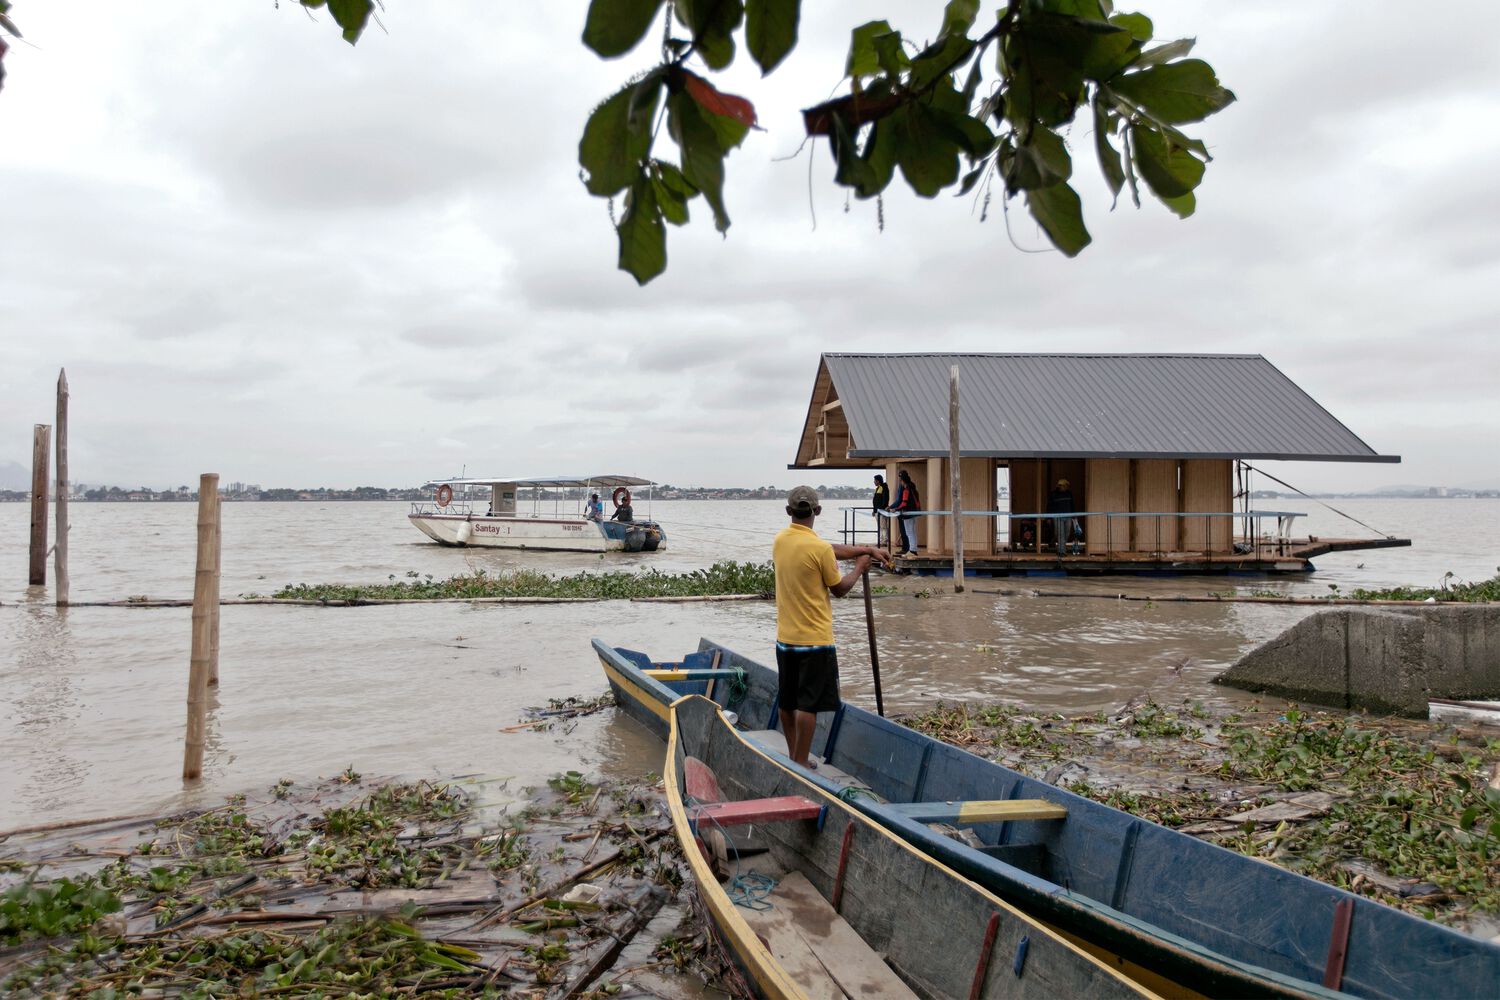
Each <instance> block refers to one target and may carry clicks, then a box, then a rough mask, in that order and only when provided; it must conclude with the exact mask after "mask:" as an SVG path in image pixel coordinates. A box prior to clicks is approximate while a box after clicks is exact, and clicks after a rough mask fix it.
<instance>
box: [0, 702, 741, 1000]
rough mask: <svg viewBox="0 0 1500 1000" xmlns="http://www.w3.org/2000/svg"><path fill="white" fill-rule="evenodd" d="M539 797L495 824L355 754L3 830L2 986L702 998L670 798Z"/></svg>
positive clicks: (595, 790) (64, 990) (589, 791)
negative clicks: (212, 804) (315, 778)
mask: <svg viewBox="0 0 1500 1000" xmlns="http://www.w3.org/2000/svg"><path fill="white" fill-rule="evenodd" d="M569 707H578V706H569ZM481 784H482V782H481ZM528 792H529V793H530V800H529V802H527V803H524V804H523V807H522V808H520V809H519V810H517V811H515V812H511V811H510V808H509V806H507V807H505V808H504V809H503V810H502V811H501V812H499V814H498V815H497V816H495V817H492V818H490V819H488V820H486V821H483V822H481V821H480V820H479V818H478V817H479V815H480V814H481V813H484V812H485V811H486V809H485V807H484V806H482V805H479V806H477V805H476V803H475V801H474V799H473V797H472V795H471V793H470V792H469V791H466V790H465V789H464V788H463V787H462V786H460V785H459V784H456V783H455V784H443V783H431V782H425V781H422V782H415V783H411V782H399V781H365V780H363V779H362V778H361V777H360V776H359V775H358V774H356V773H355V772H354V771H353V770H352V769H350V770H348V771H346V772H345V773H344V774H343V775H340V776H339V777H338V778H335V779H332V780H328V781H324V782H322V783H320V784H317V785H316V786H312V787H308V788H305V789H304V788H301V787H299V786H297V785H295V784H294V783H293V782H291V781H289V780H283V781H281V782H278V783H277V784H276V785H275V786H273V787H272V788H271V789H269V790H268V791H267V793H266V794H265V795H263V796H258V797H255V798H253V799H252V798H249V797H246V796H236V797H233V798H231V799H229V800H228V801H227V802H226V803H225V804H224V805H223V806H220V807H218V808H216V809H210V810H206V811H203V812H195V813H182V814H178V815H174V816H168V817H161V818H149V817H132V818H126V819H113V820H105V821H102V822H100V823H95V824H88V825H80V824H67V825H62V826H59V827H55V828H51V829H36V830H32V831H30V832H24V833H13V834H10V835H0V990H3V991H4V992H5V993H6V994H7V995H19V996H79V997H83V996H88V997H99V998H109V997H123V996H126V995H139V994H140V993H143V992H145V993H150V994H157V995H161V994H167V995H180V996H184V997H216V996H223V995H228V994H235V995H261V994H266V995H275V994H281V995H290V994H297V995H307V994H310V993H311V994H317V995H322V996H346V995H382V996H384V995H393V994H404V993H422V994H424V995H435V996H459V995H462V996H501V995H515V994H517V993H520V994H524V995H527V996H533V997H538V998H541V997H564V996H576V995H581V994H583V993H585V992H590V991H594V992H596V993H599V994H616V995H626V994H631V993H636V992H644V993H648V994H653V995H661V994H662V992H663V990H665V991H666V993H667V994H668V995H682V996H688V995H695V994H697V993H699V992H701V990H702V984H701V982H700V981H698V980H697V979H696V977H694V978H692V979H688V978H683V979H680V980H679V979H678V977H680V976H681V975H682V973H684V972H688V973H696V974H697V975H699V976H702V975H712V974H713V970H714V969H715V968H716V967H717V966H718V965H719V964H720V962H721V960H722V959H721V957H719V956H716V955H715V954H714V953H713V951H712V949H711V948H710V947H709V946H708V944H707V943H706V941H700V942H699V943H697V944H695V945H693V946H692V947H687V946H685V945H684V944H683V943H682V942H684V941H689V940H698V937H697V935H698V927H700V926H701V925H700V924H698V923H697V922H696V919H695V918H694V916H693V909H692V907H693V905H694V904H693V899H692V892H691V890H685V889H684V888H683V873H682V870H681V866H680V865H681V856H680V853H679V849H678V847H677V843H676V841H675V839H674V838H673V837H672V836H671V835H670V824H669V823H668V822H667V820H666V818H665V816H664V812H665V810H664V807H663V804H662V800H661V799H660V796H659V794H658V792H657V791H656V790H655V789H653V788H647V787H642V786H632V785H622V784H616V785H598V784H594V783H592V782H590V781H589V780H587V779H586V778H585V777H584V776H583V775H582V774H580V773H579V772H576V771H570V772H568V773H567V774H564V775H559V776H557V777H555V778H553V779H551V780H550V781H549V782H548V784H547V787H545V788H541V789H535V790H528ZM648 928H649V929H650V930H649V932H648Z"/></svg>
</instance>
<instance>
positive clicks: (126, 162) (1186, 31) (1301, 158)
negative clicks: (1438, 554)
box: [0, 0, 1500, 490]
mask: <svg viewBox="0 0 1500 1000" xmlns="http://www.w3.org/2000/svg"><path fill="white" fill-rule="evenodd" d="M585 7H586V5H585V3H584V2H583V0H575V2H554V3H546V4H524V5H523V4H513V3H495V2H493V0H490V2H480V0H472V2H459V0H449V2H445V3H442V4H426V3H417V2H414V0H387V9H386V11H385V13H384V15H383V18H382V20H383V22H384V24H385V26H386V28H387V29H388V30H387V31H386V32H382V31H381V30H379V29H378V28H372V30H371V31H370V32H368V33H367V34H366V36H365V38H364V40H363V41H361V42H360V44H359V45H358V46H357V47H350V46H348V45H346V44H345V43H343V42H342V41H341V40H340V39H339V38H338V35H337V30H336V28H335V26H334V25H333V24H332V23H331V21H330V20H329V19H328V18H327V16H326V15H325V14H319V15H317V16H316V18H315V19H314V20H310V19H309V18H308V16H307V15H306V14H305V13H304V12H303V11H301V10H300V9H299V8H297V7H296V6H295V5H294V4H292V3H290V2H284V3H282V4H281V5H280V8H279V9H278V8H277V7H276V6H275V5H274V4H273V2H272V0H254V2H245V0H238V2H231V0H225V2H219V3H213V4H204V3H201V2H189V0H153V2H151V3H147V4H121V3H118V2H113V0H112V2H105V0H80V2H76V3H48V2H44V0H18V2H17V3H16V4H15V7H14V9H13V11H12V14H13V15H14V17H15V18H16V20H17V22H18V23H19V24H20V26H21V28H22V30H23V31H25V32H26V35H27V43H17V44H16V45H14V46H13V48H12V50H11V52H10V54H9V56H8V57H7V59H6V68H7V70H8V71H9V75H8V77H7V79H6V85H5V89H4V91H3V92H0V185H3V187H0V190H3V193H4V194H3V201H0V206H3V207H0V213H3V214H0V466H3V465H5V464H6V463H7V462H17V463H20V464H22V465H27V466H29V463H30V449H31V427H32V425H33V424H34V423H38V422H51V420H52V411H53V386H54V383H55V380H56V376H57V371H58V368H59V367H62V366H66V368H67V370H68V377H69V381H70V383H71V385H72V390H73V408H72V416H71V430H70V455H71V467H72V470H73V472H74V476H75V478H77V479H80V480H82V481H84V482H88V483H101V482H102V483H114V484H119V485H126V486H129V485H142V484H144V485H151V486H175V485H178V484H180V483H192V482H195V481H196V476H197V475H198V474H199V473H200V472H207V471H216V472H219V473H220V474H221V475H222V477H223V478H224V480H225V481H226V482H227V481H232V480H241V481H246V482H254V483H260V484H262V485H266V486H270V485H282V486H310V485H319V484H325V485H333V486H354V485H362V484H370V485H405V484H413V483H417V482H420V481H423V480H426V479H428V478H432V477H440V476H445V475H453V474H457V473H458V472H459V470H460V469H461V468H464V467H467V470H468V473H469V474H470V475H503V474H518V475H546V474H563V473H573V472H604V471H618V472H626V473H632V474H638V475H644V476H649V477H653V478H655V479H657V480H659V481H663V482H671V483H676V484H681V485H696V484H713V485H735V486H753V485H760V484H767V483H775V484H778V485H791V484H794V483H798V482H808V481H814V482H818V481H828V482H834V481H861V482H862V481H863V480H864V478H865V474H858V475H848V476H837V475H835V474H833V473H822V472H814V473H800V472H791V471H788V470H787V469H786V468H785V466H786V464H787V463H788V462H789V461H790V460H791V459H792V457H793V455H794V453H795V448H796V444H797V438H798V434H799V432H800V429H801V422H802V418H803V415H804V412H805V408H806V406H807V402H808V399H809V397H810V394H811V389H812V381H813V376H814V374H815V372H816V368H817V361H818V355H819V353H820V352H823V351H903V350H921V351H1059V352H1095V351H1100V352H1114V351H1132V352H1136V351H1138V352H1225V353H1251V354H1263V355H1264V356H1265V357H1266V358H1268V359H1269V360H1270V361H1271V362H1272V363H1273V364H1275V365H1276V366H1277V367H1278V368H1280V369H1281V370H1282V371H1283V372H1284V373H1285V374H1286V375H1287V376H1289V377H1290V378H1291V379H1292V380H1293V381H1295V382H1296V383H1297V384H1298V385H1300V386H1301V387H1302V388H1303V389H1305V390H1306V391H1307V392H1309V393H1310V394H1311V395H1312V396H1313V397H1314V398H1315V399H1317V400H1318V401H1319V402H1321V403H1322V404H1323V405H1324V406H1326V407H1327V408H1328V409H1329V410H1330V411H1331V412H1332V413H1333V414H1334V415H1335V416H1336V417H1338V418H1339V419H1341V420H1342V421H1343V422H1344V423H1345V424H1347V425H1348V426H1349V427H1350V428H1351V429H1352V430H1353V431H1354V432H1355V433H1356V434H1358V435H1359V436H1360V437H1362V438H1363V439H1364V440H1365V441H1366V442H1367V443H1368V444H1369V445H1370V446H1371V447H1373V448H1374V449H1375V450H1377V451H1378V452H1380V453H1382V454H1399V455H1401V456H1402V459H1403V462H1402V464H1401V465H1399V466H1389V465H1343V464H1296V465H1273V466H1269V467H1270V468H1273V469H1274V470H1275V471H1276V472H1277V474H1278V475H1281V476H1282V477H1283V478H1290V480H1291V481H1292V482H1293V483H1295V484H1297V485H1299V486H1302V487H1303V488H1305V489H1310V490H1317V489H1337V488H1366V487H1378V486H1382V485H1387V484H1392V483H1432V484H1444V485H1457V484H1476V483H1477V484H1483V483H1489V484H1491V485H1495V484H1500V406H1497V385H1500V337H1497V336H1496V333H1497V331H1496V326H1497V315H1500V309H1497V303H1500V292H1497V288H1500V195H1497V191H1496V181H1495V176H1496V170H1497V167H1500V129H1497V128H1496V127H1495V126H1496V125H1497V123H1500V88H1497V87H1496V86H1495V82H1494V81H1495V80H1496V78H1497V77H1500V50H1497V48H1496V46H1495V45H1494V42H1493V38H1492V37H1491V36H1492V32H1491V31H1489V30H1488V28H1489V26H1490V25H1491V23H1492V21H1493V17H1492V15H1493V6H1492V4H1489V3H1480V2H1478V0H1472V2H1465V3H1452V4H1447V5H1444V6H1443V7H1442V8H1441V12H1440V13H1436V12H1434V13H1428V12H1427V11H1426V10H1425V9H1423V10H1416V9H1414V8H1410V7H1400V6H1396V5H1386V6H1381V5H1373V6H1372V5H1370V4H1368V3H1360V4H1355V3H1352V2H1350V3H1334V2H1320V3H1317V4H1305V3H1290V2H1284V3H1271V2H1256V3H1240V4H1228V3H1222V4H1216V5H1213V6H1212V7H1209V6H1207V5H1203V4H1201V3H1188V2H1162V0H1149V3H1146V5H1145V6H1143V7H1142V8H1141V9H1143V10H1144V11H1145V12H1146V13H1148V14H1149V15H1151V16H1152V17H1153V18H1154V19H1155V21H1156V24H1157V29H1158V30H1157V34H1158V37H1160V38H1163V39H1166V38H1173V37H1180V36H1189V35H1190V36H1196V37H1197V38H1198V39H1199V45H1198V49H1197V52H1198V54H1200V55H1202V56H1203V57H1204V58H1206V59H1208V60H1209V61H1210V62H1211V63H1212V64H1213V65H1214V66H1215V68H1216V69H1217V70H1218V72H1219V76H1220V79H1221V80H1222V81H1223V82H1224V83H1225V85H1227V86H1228V87H1230V88H1231V89H1233V90H1234V91H1235V92H1236V94H1237V95H1238V96H1239V102H1238V103H1236V104H1234V105H1232V106H1231V107H1230V108H1229V109H1228V110H1226V111H1225V112H1223V113H1222V114H1220V115H1218V116H1217V117H1216V118H1215V119H1213V120H1212V121H1211V122H1209V123H1206V124H1205V125H1202V126H1194V127H1193V129H1194V130H1195V134H1200V135H1202V136H1203V137H1204V138H1205V140H1206V141H1207V142H1208V143H1209V145H1210V147H1211V149H1212V152H1213V155H1214V157H1215V159H1214V162H1213V163H1212V164H1210V166H1209V169H1208V173H1207V177H1206V180H1205V181H1204V184H1203V186H1202V187H1201V188H1200V189H1199V195H1198V205H1199V210H1198V214H1197V215H1196V216H1195V217H1194V218H1192V219H1190V220H1187V221H1179V220H1177V219H1176V218H1175V217H1174V216H1172V215H1171V214H1170V213H1168V212H1167V211H1166V210H1165V209H1164V208H1163V207H1161V206H1160V205H1159V204H1157V203H1155V202H1154V201H1151V200H1149V199H1148V201H1147V202H1146V203H1145V205H1144V207H1143V208H1142V209H1141V210H1139V211H1137V210H1135V209H1133V208H1130V207H1127V206H1122V207H1121V208H1119V209H1117V210H1116V211H1114V212H1112V213H1111V212H1110V211H1109V200H1108V197H1107V193H1106V192H1105V190H1104V187H1103V184H1102V182H1101V181H1100V180H1099V175H1098V168H1097V166H1096V162H1095V161H1094V159H1093V157H1092V153H1091V151H1090V145H1091V142H1092V137H1091V134H1090V132H1089V130H1088V127H1087V125H1086V124H1083V123H1080V124H1079V125H1077V126H1075V127H1074V129H1073V131H1072V138H1071V141H1072V145H1073V147H1074V149H1075V160H1076V162H1077V167H1076V171H1075V178H1076V181H1077V186H1078V187H1079V188H1080V191H1081V193H1082V194H1083V197H1084V202H1085V217H1086V220H1087V222H1088V224H1089V227H1090V230H1091V232H1092V233H1093V236H1094V243H1093V245H1092V246H1090V247H1089V248H1088V249H1087V250H1085V251H1084V253H1083V254H1082V256H1080V257H1079V258H1077V259H1075V260H1071V261H1070V260H1067V259H1065V258H1064V257H1062V256H1061V255H1060V254H1057V253H1052V252H1041V253H1026V252H1021V251H1020V250H1018V249H1016V247H1015V246H1013V245H1012V238H1013V239H1014V242H1015V243H1016V244H1019V245H1020V247H1022V248H1025V249H1030V250H1042V249H1044V248H1045V247H1046V246H1047V244H1046V243H1045V240H1044V239H1043V238H1042V237H1041V236H1040V234H1039V233H1038V232H1037V231H1036V227H1035V226H1034V225H1033V224H1031V223H1030V222H1029V221H1028V218H1027V216H1026V215H1025V212H1024V209H1023V208H1019V207H1013V208H1012V211H1011V215H1010V235H1009V236H1008V235H1007V229H1006V221H1005V218H1004V216H1003V215H1002V213H1001V212H999V211H997V210H994V209H992V211H991V213H990V218H989V220H988V221H987V222H985V223H982V224H981V223H980V222H979V221H978V218H977V212H976V210H975V206H974V204H973V202H972V200H971V199H955V198H952V197H940V198H939V199H937V200H936V201H933V202H927V201H923V200H921V199H918V198H915V197H914V196H912V195H911V194H910V193H909V191H908V190H907V189H906V188H905V186H904V182H902V181H901V180H900V179H899V177H898V178H897V180H896V182H895V183H894V184H893V186H892V188H891V193H890V195H889V196H888V197H887V198H886V200H885V206H884V221H885V227H884V232H881V231H879V227H878V222H877V217H876V212H875V207H874V205H873V203H855V204H852V205H846V199H845V197H844V195H843V194H842V192H841V190H840V189H837V188H835V187H834V186H833V185H832V184H831V181H830V177H831V173H832V165H831V161H830V159H829V157H828V155H827V151H826V148H825V147H821V146H819V147H813V146H807V147H805V148H804V147H803V144H802V138H801V122H800V117H799V115H798V110H799V109H800V108H802V107H805V106H807V105H810V104H813V103H816V102H818V101H820V100H822V99H824V98H826V97H828V96H830V95H831V94H833V93H834V92H835V91H836V90H837V89H838V87H839V84H840V80H839V76H840V72H841V69H842V66H843V53H844V50H845V48H846V46H847V39H848V29H849V28H850V27H852V26H853V25H854V23H856V20H861V21H862V20H865V19H867V18H873V17H877V16H886V17H888V18H889V19H890V20H891V21H892V23H893V24H894V25H895V26H897V27H898V28H901V29H903V30H905V31H906V33H907V34H908V36H909V37H916V38H918V39H922V38H927V37H930V36H931V35H932V34H933V33H934V32H935V29H936V26H937V24H938V21H939V20H940V17H941V10H942V7H943V4H942V2H941V0H927V2H920V3H917V2H911V3H895V2H892V3H885V4H861V5H858V13H853V11H854V10H855V8H854V7H852V6H851V5H848V4H833V3H818V2H808V3H807V4H805V7H806V8H807V9H806V11H805V13H804V19H803V25H802V38H803V41H802V44H801V45H800V46H799V48H798V49H797V51H796V52H795V53H794V54H793V55H792V56H791V58H790V59H789V60H788V62H787V63H786V64H784V65H783V67H782V68H781V69H779V70H778V71H777V72H776V73H775V74H774V75H773V76H772V77H770V78H769V79H767V80H764V81H762V80H760V79H759V78H758V76H757V75H756V74H755V72H754V71H753V67H751V66H750V65H749V64H748V60H745V62H746V65H745V66H743V67H739V68H738V71H737V72H736V73H734V74H732V77H731V79H729V80H728V81H726V82H724V83H723V86H724V87H725V89H731V90H737V91H738V92H740V93H743V94H745V95H746V96H748V97H750V98H751V99H752V100H753V101H754V102H755V103H756V106H757V108H758V110H759V113H760V116H761V120H762V122H763V124H764V125H765V128H766V130H765V131H764V132H757V133H753V134H752V135H751V137H750V138H749V140H748V141H747V142H746V144H745V145H744V147H743V148H742V149H740V150H739V151H737V152H735V153H734V154H732V156H731V157H730V160H729V163H728V173H729V183H728V186H727V191H726V197H727V199H728V207H729V212H730V215H731V217H732V218H733V222H734V224H733V228H732V229H731V230H730V233H729V236H728V239H727V240H725V239H721V238H720V237H719V236H718V235H717V234H716V233H715V232H714V231H713V228H712V225H711V223H710V221H709V220H708V219H707V212H706V211H705V210H704V208H703V207H702V202H701V200H699V201H696V202H694V203H693V212H694V221H693V223H692V225H690V226H689V227H687V228H686V229H683V230H676V229H673V230H672V231H671V232H670V233H669V245H668V254H669V261H670V263H669V270H668V272H667V274H666V275H665V276H664V277H662V278H660V279H658V280H657V281H656V282H654V283H653V284H652V285H650V286H649V287H647V288H645V289H641V288H638V287H637V286H636V284H635V282H634V281H633V280H632V279H631V278H630V277H628V276H627V275H625V274H624V273H622V272H619V271H617V270H615V252H616V251H615V239H614V234H613V231H612V229H611V226H610V220H609V215H608V210H607V206H606V205H605V203H604V202H602V201H600V200H599V199H596V198H592V197H590V196H589V195H588V194H587V193H586V192H585V191H584V189H583V186H582V184H581V183H580V182H579V179H578V167H577V155H576V154H577V140H578V135H579V133H580V131H581V129H582V127H583V123H584V121H585V119H586V118H587V116H588V113H589V111H590V109H591V108H592V106H593V105H594V104H595V103H597V102H598V101H600V100H601V99H603V98H604V97H606V96H608V95H609V94H610V93H612V92H613V91H614V90H616V89H617V88H618V87H619V86H620V85H621V83H622V82H623V81H624V79H625V78H626V77H627V76H628V75H629V74H630V73H631V72H632V71H633V70H635V69H638V68H641V67H643V66H644V65H645V61H644V60H642V59H631V58H627V59H626V60H624V61H621V62H612V63H605V62H603V61H601V60H600V59H598V58H597V57H595V56H594V55H593V54H592V53H590V52H588V51H587V50H585V49H584V48H583V46H582V45H581V44H580V43H579V41H578V36H579V32H580V30H581V28H582V22H583V15H584V10H585ZM1121 9H1131V8H1130V6H1129V5H1122V8H1121ZM28 43H29V44H28ZM672 148H673V147H671V146H670V145H666V147H665V149H666V150H668V151H670V150H671V149H672ZM997 206H998V202H997ZM617 210H618V206H617Z"/></svg>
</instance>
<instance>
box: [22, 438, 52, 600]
mask: <svg viewBox="0 0 1500 1000" xmlns="http://www.w3.org/2000/svg"><path fill="white" fill-rule="evenodd" d="M51 452H52V428H51V427H50V426H49V425H47V424H37V425H36V426H35V427H34V428H32V431H31V567H30V573H29V574H28V575H27V578H26V580H27V582H28V583H30V584H31V585H32V586H33V587H42V586H46V583H47V465H48V462H47V459H48V457H49V456H50V455H51Z"/></svg>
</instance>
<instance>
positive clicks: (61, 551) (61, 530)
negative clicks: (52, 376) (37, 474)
mask: <svg viewBox="0 0 1500 1000" xmlns="http://www.w3.org/2000/svg"><path fill="white" fill-rule="evenodd" d="M53 560H54V561H53V568H54V570H55V573H56V576H57V606H58V607H60V608H65V607H67V606H68V370H67V369H66V368H60V369H58V372H57V542H56V544H55V545H54V546H53Z"/></svg>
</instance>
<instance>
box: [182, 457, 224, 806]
mask: <svg viewBox="0 0 1500 1000" xmlns="http://www.w3.org/2000/svg"><path fill="white" fill-rule="evenodd" d="M218 547H219V477H218V474H217V473H213V472H205V473H204V474H203V476H202V478H200V479H199V481H198V567H197V573H196V575H195V576H194V578H193V650H192V659H191V661H190V664H189V667H188V697H187V707H188V713H187V740H186V745H185V747H184V753H183V759H182V777H183V780H184V781H194V780H197V779H198V778H201V777H203V744H204V742H205V739H206V736H207V733H208V678H209V674H210V671H211V668H210V666H209V664H210V661H211V659H212V651H213V633H214V631H215V629H216V628H217V621H218V617H219V574H218V567H219V553H218Z"/></svg>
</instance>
